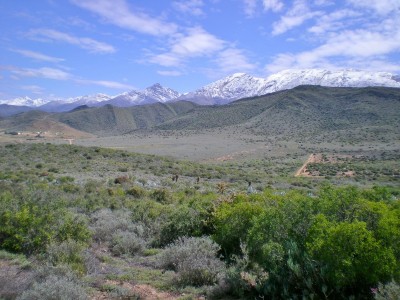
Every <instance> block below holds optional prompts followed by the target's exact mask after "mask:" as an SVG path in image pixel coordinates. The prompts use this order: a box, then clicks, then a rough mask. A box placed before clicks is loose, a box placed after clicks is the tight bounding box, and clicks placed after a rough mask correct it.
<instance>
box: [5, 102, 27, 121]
mask: <svg viewBox="0 0 400 300" xmlns="http://www.w3.org/2000/svg"><path fill="white" fill-rule="evenodd" d="M33 109H34V108H33V107H29V106H15V105H8V104H0V117H3V118H4V117H9V116H12V115H16V114H19V113H22V112H27V111H30V110H33Z"/></svg>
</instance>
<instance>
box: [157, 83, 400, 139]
mask: <svg viewBox="0 0 400 300" xmlns="http://www.w3.org/2000/svg"><path fill="white" fill-rule="evenodd" d="M399 120H400V89H398V88H386V87H365V88H345V87H340V88H337V87H321V86H311V85H308V86H298V87H295V88H293V89H290V90H284V91H279V92H275V93H271V94H267V95H264V96H257V97H253V98H246V99H241V100H237V101H233V102H231V103H229V104H225V105H219V106H197V107H195V108H194V109H193V110H191V111H189V112H188V113H186V114H183V115H180V116H177V117H176V118H174V119H171V120H168V121H166V122H164V123H163V124H160V125H159V126H158V127H157V128H158V129H161V130H183V129H185V130H203V129H209V128H224V127H228V126H234V129H233V130H240V129H243V130H250V131H251V132H252V133H256V134H260V135H264V136H285V138H290V139H301V137H304V136H307V137H311V138H313V139H314V138H315V139H317V137H318V136H319V137H321V136H322V135H325V136H324V138H323V140H327V139H333V138H334V137H335V136H336V137H344V136H346V137H349V136H350V135H351V134H353V136H351V138H349V140H352V139H354V140H356V139H359V138H360V136H361V135H362V136H364V137H365V136H366V135H368V136H370V137H372V138H377V137H379V136H381V137H382V136H383V135H386V136H391V137H392V139H395V140H397V139H399V138H400V132H399V129H398V124H399ZM333 133H335V134H333Z"/></svg>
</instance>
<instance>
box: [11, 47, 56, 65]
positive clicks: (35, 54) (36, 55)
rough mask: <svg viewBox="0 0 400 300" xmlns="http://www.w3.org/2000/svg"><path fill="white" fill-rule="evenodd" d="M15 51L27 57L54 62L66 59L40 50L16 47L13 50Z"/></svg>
mask: <svg viewBox="0 0 400 300" xmlns="http://www.w3.org/2000/svg"><path fill="white" fill-rule="evenodd" d="M12 51H13V52H16V53H19V54H21V55H23V56H25V57H29V58H33V59H35V60H40V61H46V62H52V63H58V62H62V61H64V59H63V58H58V57H53V56H48V55H45V54H42V53H39V52H35V51H30V50H24V49H15V50H12Z"/></svg>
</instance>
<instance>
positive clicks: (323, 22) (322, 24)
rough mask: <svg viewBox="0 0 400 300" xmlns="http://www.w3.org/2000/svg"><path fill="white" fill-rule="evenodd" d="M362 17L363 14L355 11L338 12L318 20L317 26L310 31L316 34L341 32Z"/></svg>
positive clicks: (344, 10) (343, 10)
mask: <svg viewBox="0 0 400 300" xmlns="http://www.w3.org/2000/svg"><path fill="white" fill-rule="evenodd" d="M360 16H362V14H361V13H360V12H357V11H354V10H350V9H342V10H337V11H334V12H332V13H330V14H328V15H323V16H320V17H319V18H318V19H317V20H316V24H315V25H314V26H312V27H310V28H309V29H308V31H309V32H311V33H315V34H325V33H326V32H338V31H339V30H341V29H343V28H345V27H347V26H348V25H349V23H353V22H354V20H355V18H356V17H360Z"/></svg>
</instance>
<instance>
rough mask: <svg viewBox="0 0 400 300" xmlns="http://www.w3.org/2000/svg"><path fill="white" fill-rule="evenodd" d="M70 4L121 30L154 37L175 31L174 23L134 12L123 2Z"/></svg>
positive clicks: (89, 0)
mask: <svg viewBox="0 0 400 300" xmlns="http://www.w3.org/2000/svg"><path fill="white" fill-rule="evenodd" d="M71 2H72V3H74V4H75V5H77V6H79V7H81V8H84V9H87V10H89V11H91V12H93V13H95V14H97V15H99V16H101V17H102V18H104V20H105V21H106V22H108V23H111V24H114V25H116V26H119V27H121V28H125V29H129V30H134V31H137V32H140V33H144V34H150V35H155V36H162V35H171V34H174V33H175V32H176V31H177V26H176V25H175V24H174V23H169V22H166V21H163V20H161V19H158V18H155V17H154V16H149V15H147V14H145V13H143V12H139V11H137V10H136V11H134V10H132V9H131V8H130V7H129V5H128V3H127V1H125V0H113V1H109V0H97V1H93V0H71Z"/></svg>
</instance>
